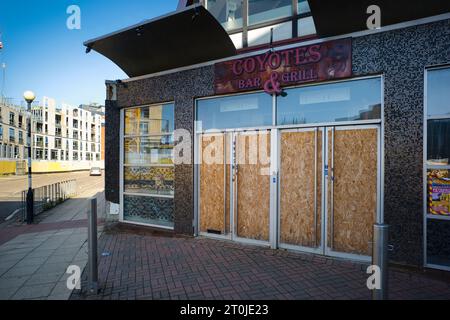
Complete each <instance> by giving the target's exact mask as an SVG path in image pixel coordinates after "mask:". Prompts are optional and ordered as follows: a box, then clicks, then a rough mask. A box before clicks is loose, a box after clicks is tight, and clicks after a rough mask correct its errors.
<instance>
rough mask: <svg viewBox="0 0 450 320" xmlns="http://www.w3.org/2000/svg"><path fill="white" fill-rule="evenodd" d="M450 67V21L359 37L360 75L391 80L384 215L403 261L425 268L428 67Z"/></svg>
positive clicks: (356, 72) (355, 45)
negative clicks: (425, 137) (445, 65)
mask: <svg viewBox="0 0 450 320" xmlns="http://www.w3.org/2000/svg"><path fill="white" fill-rule="evenodd" d="M446 63H450V20H444V21H440V22H435V23H430V24H425V25H420V26H414V27H409V28H406V29H400V30H395V31H391V32H385V33H379V34H374V35H370V36H365V37H360V38H355V39H353V73H354V75H355V76H363V75H370V74H383V75H384V80H385V81H384V86H385V88H384V91H385V101H384V102H385V105H384V116H385V136H384V144H385V159H384V164H385V187H384V214H385V218H386V223H388V224H390V225H391V230H390V243H391V244H393V245H394V251H393V252H392V254H391V259H392V260H393V261H395V262H397V263H402V264H411V265H416V266H422V264H423V235H424V232H423V230H424V228H423V214H424V211H423V180H422V179H423V178H422V177H423V117H424V109H423V106H424V69H425V67H426V66H433V65H438V64H446ZM446 232H447V233H441V235H440V237H443V238H444V239H445V237H447V238H448V237H449V236H450V234H448V233H449V232H450V230H448V231H446Z"/></svg>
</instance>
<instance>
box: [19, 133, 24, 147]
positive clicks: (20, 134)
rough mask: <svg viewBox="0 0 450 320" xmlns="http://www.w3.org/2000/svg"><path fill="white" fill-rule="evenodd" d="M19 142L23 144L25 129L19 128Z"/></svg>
mask: <svg viewBox="0 0 450 320" xmlns="http://www.w3.org/2000/svg"><path fill="white" fill-rule="evenodd" d="M19 144H23V131H20V130H19Z"/></svg>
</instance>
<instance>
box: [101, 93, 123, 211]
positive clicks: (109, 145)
mask: <svg viewBox="0 0 450 320" xmlns="http://www.w3.org/2000/svg"><path fill="white" fill-rule="evenodd" d="M105 109H106V114H105V123H106V124H107V125H106V127H105V154H106V157H105V197H106V201H110V202H112V203H119V202H120V195H119V193H120V189H119V176H120V135H119V132H120V109H119V107H118V106H117V102H116V101H111V100H106V102H105Z"/></svg>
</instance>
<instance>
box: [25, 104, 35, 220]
mask: <svg viewBox="0 0 450 320" xmlns="http://www.w3.org/2000/svg"><path fill="white" fill-rule="evenodd" d="M27 104H28V121H27V122H28V124H27V131H28V132H27V134H28V141H27V145H28V193H27V224H32V223H33V220H34V196H33V186H32V172H31V102H28V103H27Z"/></svg>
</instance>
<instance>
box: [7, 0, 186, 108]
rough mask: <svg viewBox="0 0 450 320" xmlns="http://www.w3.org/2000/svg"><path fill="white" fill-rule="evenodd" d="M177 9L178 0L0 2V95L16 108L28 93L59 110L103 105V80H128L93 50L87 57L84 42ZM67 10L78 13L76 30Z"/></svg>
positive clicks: (28, 0)
mask: <svg viewBox="0 0 450 320" xmlns="http://www.w3.org/2000/svg"><path fill="white" fill-rule="evenodd" d="M177 4H178V0H127V1H123V0H122V1H120V0H1V1H0V33H1V35H0V37H1V38H0V41H1V42H3V49H0V90H2V87H3V95H4V96H5V97H8V98H12V99H13V102H14V103H16V104H20V103H21V101H22V100H23V98H22V95H23V92H24V91H26V90H32V91H34V92H35V94H36V96H37V100H42V97H43V96H46V97H51V98H54V99H56V101H57V105H60V104H61V103H68V104H71V105H74V106H78V105H80V104H86V103H100V104H104V101H105V80H117V79H125V78H127V76H126V75H125V73H124V72H123V71H122V70H121V69H120V68H119V67H117V66H116V65H115V64H114V63H113V62H111V61H110V60H108V59H107V58H105V57H104V56H102V55H100V54H98V53H97V52H95V51H94V50H92V51H91V52H90V53H89V54H86V51H85V50H86V48H85V47H84V45H83V42H84V41H86V40H90V39H93V38H96V37H98V36H102V35H105V34H108V33H110V32H113V31H116V30H119V29H121V28H125V27H128V26H130V25H133V24H136V23H139V22H141V21H143V20H146V19H151V18H154V17H157V16H160V15H164V14H167V13H169V12H172V11H175V10H176V7H177ZM70 5H77V6H79V8H80V11H81V29H80V30H70V29H68V28H67V20H68V18H69V17H70V16H71V15H70V14H68V13H67V12H66V11H67V8H68V7H69V6H70ZM2 63H5V64H6V69H5V75H6V76H5V81H4V84H3V75H2V73H1V65H2ZM2 85H3V86H2ZM0 94H1V92H0Z"/></svg>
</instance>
